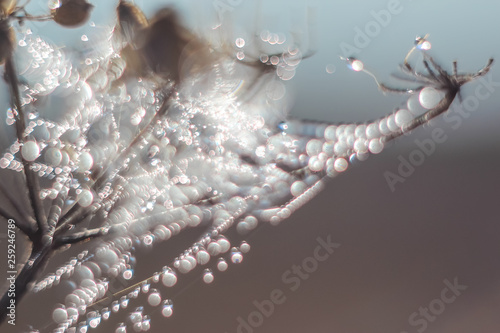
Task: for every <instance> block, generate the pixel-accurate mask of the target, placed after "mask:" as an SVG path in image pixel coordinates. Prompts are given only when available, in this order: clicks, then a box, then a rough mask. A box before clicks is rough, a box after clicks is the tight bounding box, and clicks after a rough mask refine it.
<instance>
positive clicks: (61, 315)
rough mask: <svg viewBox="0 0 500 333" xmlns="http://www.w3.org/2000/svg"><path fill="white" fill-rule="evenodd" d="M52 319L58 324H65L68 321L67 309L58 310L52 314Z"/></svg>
mask: <svg viewBox="0 0 500 333" xmlns="http://www.w3.org/2000/svg"><path fill="white" fill-rule="evenodd" d="M52 319H53V320H54V321H55V322H56V323H57V324H63V323H65V322H66V321H67V320H68V312H67V311H66V309H65V308H57V309H55V310H54V311H53V312H52Z"/></svg>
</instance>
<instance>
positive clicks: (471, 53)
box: [1, 0, 500, 333]
mask: <svg viewBox="0 0 500 333" xmlns="http://www.w3.org/2000/svg"><path fill="white" fill-rule="evenodd" d="M93 3H94V5H95V6H96V8H95V9H94V11H93V14H92V18H91V20H92V21H93V22H95V27H91V26H89V25H86V26H84V27H82V28H78V29H72V30H71V31H66V30H65V31H64V33H61V30H62V29H60V28H59V27H57V26H56V25H55V24H53V23H36V24H34V27H33V29H34V31H35V33H39V34H41V35H43V36H48V37H49V39H51V40H52V41H53V42H55V43H57V44H58V45H63V44H64V45H67V46H74V47H81V46H82V43H84V42H82V40H81V38H80V37H81V36H82V34H88V35H91V34H93V33H94V34H97V33H98V31H99V29H100V28H104V27H111V26H112V25H113V24H114V20H115V19H116V17H115V12H114V7H115V6H116V1H108V0H107V1H101V2H97V1H94V2H93ZM136 4H137V5H138V6H139V7H141V8H143V9H144V11H145V13H146V14H147V15H148V16H151V15H153V14H154V12H155V11H156V10H158V9H159V8H161V7H165V6H171V5H173V6H175V7H176V8H177V9H178V10H179V12H180V13H181V17H182V19H183V21H184V22H185V24H186V26H187V27H189V28H190V29H191V30H192V31H194V32H196V33H197V34H199V35H202V36H206V37H207V38H210V36H212V37H213V36H214V35H218V36H223V38H225V39H226V41H227V42H228V44H229V45H231V43H234V42H235V40H236V38H239V37H240V38H244V39H245V40H246V41H247V43H246V45H245V47H244V48H243V50H244V51H245V53H246V54H247V56H250V55H251V54H257V55H258V54H259V53H260V52H262V51H266V52H270V53H272V52H276V50H280V49H279V47H287V46H288V45H287V44H286V42H285V43H284V44H282V45H281V46H276V48H272V47H271V48H267V47H268V46H264V45H263V44H262V43H260V42H258V40H257V39H253V36H259V35H260V33H261V32H262V31H266V30H267V31H270V32H272V33H276V34H283V35H284V36H285V37H287V38H288V39H293V38H295V40H297V41H299V40H300V42H301V43H299V44H301V45H300V47H301V51H302V52H303V54H308V53H313V54H312V55H311V56H310V57H309V58H307V59H304V60H303V61H302V62H301V63H300V65H299V66H298V68H297V70H296V74H295V77H294V78H293V79H292V80H290V81H289V82H287V85H286V89H287V97H289V98H291V102H290V103H289V105H290V110H289V112H290V114H291V115H292V116H293V117H297V118H302V119H308V120H314V121H325V122H357V121H368V120H370V119H375V118H378V117H381V116H383V115H384V114H386V113H389V112H391V111H392V110H393V109H394V108H395V107H404V106H405V104H406V97H402V96H397V95H396V96H393V95H387V96H384V95H383V94H382V93H381V92H380V91H379V90H378V88H377V86H376V84H375V82H374V80H373V79H372V78H370V77H369V76H367V75H366V74H364V73H361V72H353V71H350V70H349V69H348V68H347V67H346V66H345V63H344V62H343V61H341V60H340V59H339V56H354V57H356V58H358V59H360V60H362V61H363V62H364V65H365V68H366V69H368V70H370V71H371V72H372V73H374V74H375V75H376V76H377V78H378V79H379V81H381V82H388V83H392V84H393V85H394V86H398V87H406V86H405V84H406V83H405V82H400V81H397V80H394V78H391V73H397V72H398V66H399V64H401V63H402V62H403V59H404V57H405V55H406V54H407V52H408V51H409V50H410V49H411V47H413V41H414V39H415V37H416V36H424V35H425V34H430V35H429V40H430V42H431V43H432V49H431V51H430V54H431V55H432V56H433V57H434V58H435V59H436V60H437V61H438V62H439V63H440V64H441V65H443V67H444V68H445V69H447V70H451V64H452V61H453V60H457V61H458V68H459V72H462V73H466V72H475V71H477V70H478V69H480V68H482V67H483V66H484V65H485V64H486V61H487V59H488V58H490V57H494V58H495V59H496V58H497V57H499V56H500V38H499V37H498V33H499V32H500V21H499V20H498V11H499V10H500V5H499V4H497V3H496V2H494V1H490V0H478V1H474V2H465V1H459V2H457V1H451V0H442V1H439V2H436V1H432V2H431V1H426V0H422V1H411V0H401V1H393V0H389V1H387V0H384V1H378V0H363V1H319V0H318V1H305V0H293V1H278V0H271V1H257V0H215V1H212V0H198V1H194V0H191V1H187V0H182V1H181V0H178V1H166V0H154V1H152V0H147V1H146V0H138V1H136ZM29 6H30V7H29V8H32V11H30V12H33V13H35V12H36V11H37V10H38V11H39V12H44V11H45V12H46V2H45V1H36V0H32V1H31V3H30V5H29ZM215 27H217V28H216V29H215V30H214V29H213V28H215ZM235 50H236V48H235ZM281 51H282V49H281ZM309 51H311V52H309ZM498 60H500V59H498ZM420 61H421V57H420V56H419V55H418V54H417V53H415V54H414V55H412V57H411V62H412V63H413V64H415V66H416V68H417V69H420V70H422V69H423V65H422V64H421V62H420ZM488 82H489V83H488ZM497 82H498V83H497ZM481 85H482V86H483V87H484V88H480V89H481V92H482V93H486V92H489V94H487V95H488V96H487V97H484V95H481V94H479V95H478V90H477V89H478V87H479V86H481ZM499 88H500V70H499V67H498V64H497V63H495V64H494V66H493V70H492V72H491V76H489V77H488V78H487V79H485V80H483V81H476V82H473V83H470V84H468V85H467V86H466V87H464V88H463V91H462V94H463V97H464V98H465V97H468V96H471V97H470V98H472V99H469V102H470V103H475V102H477V104H469V106H470V112H469V111H467V112H466V113H464V114H462V115H460V114H458V113H457V114H455V116H458V117H459V118H460V120H461V121H460V125H458V126H453V125H456V124H457V123H455V122H451V121H449V120H448V121H447V120H446V119H443V118H440V119H437V120H435V121H433V122H432V123H431V125H429V126H424V128H419V129H417V130H415V131H414V132H413V133H412V134H411V135H410V136H407V137H403V138H400V139H398V140H396V142H395V143H394V144H391V145H390V146H389V147H387V148H386V149H385V151H383V152H382V153H381V154H380V155H375V156H371V157H370V158H369V159H368V160H367V161H365V162H362V163H359V164H358V165H356V166H354V167H352V168H350V169H349V171H348V172H346V173H345V174H342V175H340V176H339V177H336V178H335V179H333V180H332V181H331V182H330V183H329V185H328V186H327V188H326V189H325V190H324V191H323V193H322V194H321V195H319V196H318V197H317V198H315V199H314V200H313V201H312V202H310V203H309V204H307V205H306V206H304V207H303V208H302V209H300V210H299V211H298V212H297V213H296V214H295V215H293V216H292V217H291V218H289V219H288V220H286V221H284V222H282V223H281V224H280V225H279V226H277V227H272V226H270V225H264V226H262V227H261V228H259V229H258V230H257V231H256V232H254V233H253V234H251V235H249V236H248V237H243V238H242V239H245V240H246V241H247V242H249V244H250V245H251V246H252V249H251V251H250V252H249V253H248V254H246V255H245V256H244V260H243V263H242V264H240V265H230V267H229V269H228V271H226V272H224V273H219V272H217V273H216V274H215V281H214V282H213V283H212V284H210V285H205V284H204V283H203V282H202V281H201V278H200V277H201V272H199V274H198V275H196V274H197V273H194V274H191V275H192V277H190V278H188V277H186V279H184V278H183V279H182V281H183V282H182V283H180V284H179V286H178V288H177V290H176V291H175V294H174V295H172V298H173V299H174V315H173V316H172V317H171V318H163V319H161V318H156V317H158V314H157V313H156V314H152V317H153V318H154V320H153V321H152V323H151V327H152V329H151V332H186V333H187V332H227V333H231V332H245V333H252V332H259V333H264V332H294V333H295V332H318V333H319V332H321V333H333V332H356V333H365V332H366V333H379V332H380V333H382V332H384V333H387V332H398V333H399V332H408V333H410V332H420V333H421V332H428V333H432V332H450V333H451V332H453V333H469V332H485V333H489V332H498V327H500V317H499V316H498V313H499V311H500V226H499V222H500V219H499V217H500V212H499V210H498V205H499V188H500V175H499V171H500V131H499V125H500V94H499V93H498V90H499ZM5 91H6V89H5V87H4V86H2V93H3V94H4V95H2V96H1V98H2V99H3V100H4V98H6V95H5ZM483 97H484V98H483ZM457 104H458V103H457ZM435 128H440V129H442V130H443V131H444V133H445V135H446V140H445V142H443V143H438V144H436V149H435V152H434V153H432V154H430V156H425V160H424V162H423V163H422V165H420V166H417V167H415V170H414V172H413V173H412V174H411V175H410V176H409V177H407V178H405V181H404V182H400V183H397V184H396V185H395V188H394V191H392V190H391V188H390V186H389V185H388V183H387V181H386V178H385V176H384V174H385V173H386V172H387V171H389V172H392V173H395V174H397V172H398V167H399V165H400V163H401V159H408V157H409V155H410V154H411V153H412V152H413V151H415V150H416V149H419V147H418V146H417V144H416V140H424V139H426V138H429V137H430V136H431V132H432V130H433V129H435ZM195 234H197V233H190V232H187V233H186V235H185V236H183V237H185V238H184V239H182V237H181V238H179V239H178V240H175V242H171V243H170V244H168V245H165V246H164V248H161V249H158V250H157V251H156V252H153V254H154V255H153V256H152V255H151V254H142V256H144V257H145V256H150V257H152V259H151V260H150V261H149V262H144V257H143V258H141V257H140V256H139V258H138V262H139V263H140V266H138V268H137V271H138V272H139V271H142V270H144V271H147V272H152V271H155V270H158V269H159V267H160V268H161V267H162V266H163V265H166V264H167V263H169V262H170V261H171V259H172V257H173V256H175V255H176V254H177V253H178V252H179V251H181V250H182V249H184V248H185V247H186V246H187V244H189V242H190V241H191V239H192V238H193V237H194V235H195ZM327 236H330V237H331V240H332V242H335V243H338V244H340V247H338V248H337V249H336V250H335V252H334V253H333V254H332V255H331V256H330V257H329V258H328V259H327V260H325V261H324V262H319V263H318V266H317V269H315V270H314V271H313V272H311V273H310V274H309V276H308V278H307V279H304V280H302V279H301V280H300V281H301V284H300V286H299V287H298V288H297V289H296V290H295V291H292V290H290V286H291V284H290V283H286V282H285V281H284V280H283V279H282V275H283V274H284V273H285V272H287V271H288V270H290V269H292V266H293V265H301V264H302V262H303V260H304V259H305V258H307V257H311V256H312V255H313V253H314V249H315V248H316V246H317V245H318V241H317V238H318V237H322V238H323V239H326V238H327ZM158 253H164V255H165V259H164V261H163V258H162V257H161V256H159V255H158ZM141 259H142V260H141ZM141 261H142V262H141ZM159 261H162V263H159ZM146 266H147V267H146ZM292 275H293V274H292ZM292 275H290V276H292ZM294 276H297V275H294ZM455 278H456V279H457V281H458V283H459V284H460V285H464V286H467V289H466V290H463V291H461V294H460V295H459V296H457V297H456V299H455V300H454V301H453V302H451V303H450V304H447V303H444V302H442V301H439V300H441V299H442V291H443V290H444V289H445V288H447V285H446V284H445V283H444V282H443V281H444V280H448V281H450V282H451V283H453V281H454V279H455ZM275 289H280V290H281V291H283V294H284V297H285V300H284V302H283V304H279V305H276V306H275V307H274V310H273V313H272V314H271V315H269V316H262V315H260V316H259V315H256V314H252V313H255V312H256V311H258V310H257V308H256V307H255V304H254V303H253V302H254V301H257V302H262V301H264V300H269V299H270V298H271V296H270V294H271V292H272V291H273V290H275ZM446 295H451V294H446ZM436 300H438V301H436ZM45 301H46V300H44V302H45ZM40 304H41V303H39V301H37V299H36V298H26V300H25V302H24V304H23V305H22V306H23V308H20V309H19V311H20V312H19V313H30V316H28V317H31V318H21V315H20V316H19V320H20V321H21V320H22V321H26V322H31V321H32V319H33V317H34V316H35V315H31V313H33V312H27V311H29V310H28V309H36V308H37V307H40ZM440 304H443V305H444V306H443V307H440ZM130 306H131V307H133V306H135V305H134V304H131V305H130ZM429 306H430V307H431V310H429V312H428V313H429V315H428V316H427V317H426V316H425V315H424V314H423V313H422V312H421V311H425V308H428V307H429ZM422 309H424V310H422ZM22 311H24V312H22ZM146 312H147V311H146ZM415 313H417V314H416V315H415ZM249 316H250V318H249ZM252 318H253V319H252ZM259 318H262V320H260V319H259ZM411 318H413V321H412V320H411ZM258 319H259V320H258ZM252 320H253V323H254V324H255V323H258V325H253V326H251V325H250V324H248V323H249V321H250V322H252ZM242 322H245V323H247V325H242V324H241V323H242ZM115 324H116V321H115V322H114V324H113V325H110V326H109V330H112V329H113V330H114V327H115V326H114V325H115Z"/></svg>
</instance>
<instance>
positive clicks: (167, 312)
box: [161, 299, 174, 318]
mask: <svg viewBox="0 0 500 333" xmlns="http://www.w3.org/2000/svg"><path fill="white" fill-rule="evenodd" d="M173 312H174V304H173V302H172V300H170V299H167V300H165V301H163V308H162V309H161V314H162V315H163V316H164V317H167V318H168V317H170V316H171V315H172V313H173Z"/></svg>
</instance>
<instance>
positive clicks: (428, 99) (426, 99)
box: [418, 87, 442, 109]
mask: <svg viewBox="0 0 500 333" xmlns="http://www.w3.org/2000/svg"><path fill="white" fill-rule="evenodd" d="M441 99H442V95H441V93H440V92H439V91H437V90H436V89H434V88H432V87H425V88H424V89H422V90H421V91H420V94H419V95H418V100H419V102H420V105H422V107H424V108H425V109H432V108H434V107H435V106H436V105H438V104H439V102H440V101H441Z"/></svg>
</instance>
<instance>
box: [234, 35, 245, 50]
mask: <svg viewBox="0 0 500 333" xmlns="http://www.w3.org/2000/svg"><path fill="white" fill-rule="evenodd" d="M235 44H236V46H237V47H238V48H240V49H241V48H242V47H244V46H245V40H244V39H243V38H241V37H240V38H236V41H235Z"/></svg>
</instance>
